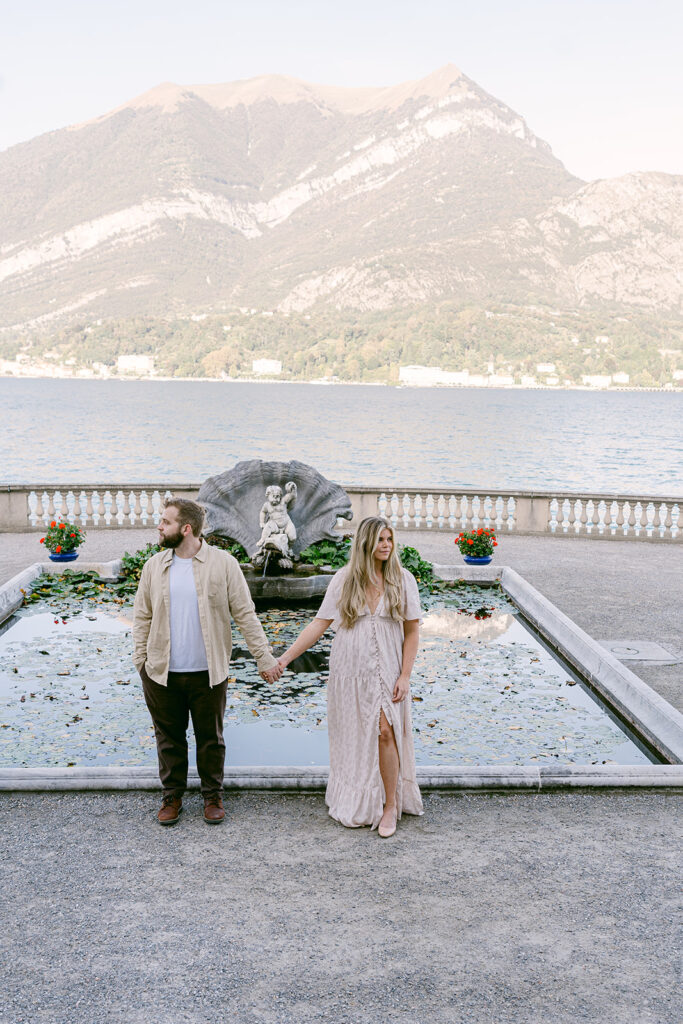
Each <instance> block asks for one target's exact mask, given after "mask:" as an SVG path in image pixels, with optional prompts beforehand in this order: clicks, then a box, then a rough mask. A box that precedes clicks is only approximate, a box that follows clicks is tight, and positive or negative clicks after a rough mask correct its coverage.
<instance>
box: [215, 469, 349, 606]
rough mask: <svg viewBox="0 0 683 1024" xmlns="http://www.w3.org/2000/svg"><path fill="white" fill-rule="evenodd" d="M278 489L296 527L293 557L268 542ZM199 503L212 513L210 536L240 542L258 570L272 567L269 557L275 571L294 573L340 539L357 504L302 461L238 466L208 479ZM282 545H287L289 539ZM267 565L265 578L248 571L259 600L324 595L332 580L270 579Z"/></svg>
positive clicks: (321, 577) (292, 532)
mask: <svg viewBox="0 0 683 1024" xmlns="http://www.w3.org/2000/svg"><path fill="white" fill-rule="evenodd" d="M272 488H279V489H280V490H281V492H282V501H283V504H282V505H281V506H280V510H279V511H281V512H282V513H283V514H284V515H285V516H286V517H287V518H288V519H289V520H291V524H292V525H293V527H294V529H291V528H290V529H289V538H288V540H287V541H285V543H286V544H287V546H288V552H287V553H285V554H284V555H283V552H282V551H280V550H278V547H277V545H276V544H275V543H270V542H269V541H266V542H264V536H265V533H267V530H266V531H264V520H267V519H268V513H267V512H266V513H265V516H264V509H266V508H267V502H268V494H271V493H272V491H271V489H272ZM198 501H199V502H200V504H202V505H203V506H204V509H205V511H206V519H205V525H204V533H205V535H210V534H217V535H218V536H220V537H224V538H225V539H230V540H232V541H238V543H240V544H241V545H242V547H244V548H245V550H246V551H247V552H248V553H249V555H250V556H251V557H252V560H253V561H254V563H255V565H257V566H260V565H261V564H264V562H265V566H267V565H268V560H267V558H266V556H267V555H270V556H272V565H271V568H272V567H274V566H276V565H279V567H280V570H279V571H282V569H283V568H284V569H285V570H290V569H291V568H292V564H293V561H297V560H298V556H299V555H300V553H301V552H302V551H304V550H305V549H306V548H307V547H309V545H311V544H315V543H316V542H317V541H320V540H323V539H327V540H337V539H339V536H340V535H339V533H338V532H337V530H336V525H337V520H338V519H340V518H341V519H351V518H352V515H353V512H352V509H351V501H350V499H349V497H348V495H347V494H346V492H345V491H344V489H343V488H342V487H340V486H339V485H338V484H335V483H332V481H331V480H328V479H326V477H324V476H323V475H322V474H321V473H319V472H318V470H317V469H314V468H313V466H308V465H306V463H304V462H299V461H297V460H296V459H292V460H291V461H290V462H264V461H262V460H261V459H251V460H249V461H245V462H238V463H237V465H235V466H233V468H232V469H229V470H227V471H226V472H225V473H219V474H218V475H217V476H212V477H209V478H208V479H207V480H205V481H204V483H203V484H202V486H201V488H200V490H199V495H198ZM285 501H286V505H285V504H284V502H285ZM275 539H276V540H277V539H278V538H277V537H276V538H275ZM279 540H280V541H282V540H283V534H280V536H279ZM269 548H270V552H269V551H268V549H269ZM265 566H264V573H263V574H258V575H257V574H255V573H253V572H249V571H248V570H247V572H246V573H245V575H246V577H247V580H248V582H249V587H250V590H251V592H252V596H253V597H283V596H286V597H292V596H296V597H302V596H314V595H317V594H320V593H324V591H325V589H326V587H327V583H328V582H329V579H330V577H329V575H324V574H323V575H315V576H308V577H306V578H304V579H299V580H296V579H295V578H294V575H292V574H291V573H287V574H282V575H280V576H273V575H270V576H266V575H265ZM278 581H281V582H278ZM295 592H296V593H295Z"/></svg>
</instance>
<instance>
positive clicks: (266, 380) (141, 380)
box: [0, 372, 683, 394]
mask: <svg viewBox="0 0 683 1024" xmlns="http://www.w3.org/2000/svg"><path fill="white" fill-rule="evenodd" d="M0 380H59V381H78V382H79V383H84V384H92V383H93V382H98V383H99V382H109V381H114V382H117V383H119V382H120V383H128V384H131V383H135V384H155V383H158V382H162V383H172V384H188V383H190V384H310V385H314V386H315V387H363V388H394V389H397V390H399V389H400V390H403V389H406V390H418V391H423V390H425V391H427V390H430V391H589V392H591V393H592V394H595V393H600V394H605V393H610V392H612V393H613V392H616V391H644V392H648V391H662V392H664V393H665V394H678V393H681V394H683V387H682V388H675V387H673V386H669V387H667V386H663V387H651V388H646V387H636V386H635V385H634V386H632V387H631V386H629V385H619V386H617V387H609V388H592V387H589V386H588V385H586V384H491V385H489V384H405V383H403V382H401V383H396V384H390V383H387V382H386V381H366V380H278V379H277V378H273V377H228V378H225V377H136V376H134V375H133V374H131V375H130V376H126V377H117V376H114V375H112V376H110V377H78V376H76V375H73V376H64V377H58V376H53V375H52V374H45V373H22V374H19V375H17V374H15V373H1V372H0Z"/></svg>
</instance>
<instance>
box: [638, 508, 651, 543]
mask: <svg viewBox="0 0 683 1024" xmlns="http://www.w3.org/2000/svg"><path fill="white" fill-rule="evenodd" d="M649 511H650V506H649V505H648V503H647V502H645V501H643V502H641V504H640V517H639V520H638V526H639V527H640V529H639V531H638V533H639V535H640V531H641V530H642V531H644V532H645V536H646V537H647V535H648V533H649V530H648V526H649V521H648V520H649V515H648V513H649Z"/></svg>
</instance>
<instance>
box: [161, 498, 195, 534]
mask: <svg viewBox="0 0 683 1024" xmlns="http://www.w3.org/2000/svg"><path fill="white" fill-rule="evenodd" d="M164 508H175V509H177V510H178V522H179V523H180V525H181V526H188V525H189V526H190V527H191V528H192V533H193V535H194V536H195V537H201V534H202V527H203V525H204V509H203V508H202V506H201V505H198V504H197V502H196V501H190V499H189V498H174V497H173V496H171V497H170V498H166V501H165V502H164Z"/></svg>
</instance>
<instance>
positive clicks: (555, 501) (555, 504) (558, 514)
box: [548, 498, 564, 534]
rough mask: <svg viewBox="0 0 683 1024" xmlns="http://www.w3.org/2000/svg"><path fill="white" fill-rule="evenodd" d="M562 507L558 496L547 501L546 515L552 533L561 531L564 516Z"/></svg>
mask: <svg viewBox="0 0 683 1024" xmlns="http://www.w3.org/2000/svg"><path fill="white" fill-rule="evenodd" d="M562 508H563V505H562V502H561V501H560V500H559V498H551V500H550V501H549V502H548V516H549V518H550V522H549V524H548V529H549V530H550V532H551V533H552V534H555V533H561V532H562V521H563V517H564V512H563V511H562Z"/></svg>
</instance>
